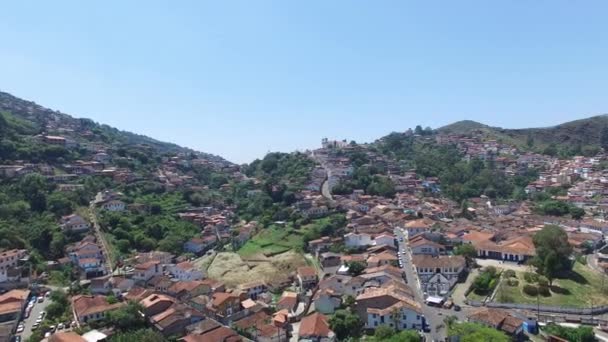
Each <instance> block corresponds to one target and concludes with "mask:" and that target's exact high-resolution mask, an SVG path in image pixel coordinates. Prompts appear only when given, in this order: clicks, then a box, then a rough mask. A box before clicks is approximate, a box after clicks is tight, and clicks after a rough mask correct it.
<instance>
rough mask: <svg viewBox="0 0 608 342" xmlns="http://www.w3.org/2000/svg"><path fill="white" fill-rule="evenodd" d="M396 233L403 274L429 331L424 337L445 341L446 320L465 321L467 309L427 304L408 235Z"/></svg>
mask: <svg viewBox="0 0 608 342" xmlns="http://www.w3.org/2000/svg"><path fill="white" fill-rule="evenodd" d="M394 233H395V236H396V237H397V241H398V244H399V251H400V252H401V260H402V262H403V272H404V273H405V277H406V282H407V283H408V285H409V286H410V287H411V289H412V290H413V291H414V295H415V299H416V301H417V302H419V303H420V305H421V309H422V313H423V315H424V317H425V320H426V324H427V327H428V329H429V330H428V332H425V334H424V335H425V337H426V338H427V341H444V340H445V339H446V338H447V329H446V325H445V323H444V320H445V318H446V317H448V316H456V318H457V320H459V321H465V320H466V312H465V311H464V310H465V308H464V307H462V310H461V311H455V310H454V309H453V308H452V309H443V308H440V307H435V306H429V305H427V304H426V303H425V301H424V299H425V298H424V294H423V293H422V290H421V287H420V280H419V279H418V275H417V273H416V271H415V269H414V266H413V265H412V258H411V255H410V251H409V248H407V241H408V238H407V234H405V233H404V232H402V231H401V230H400V229H398V228H395V230H394ZM401 240H403V241H401Z"/></svg>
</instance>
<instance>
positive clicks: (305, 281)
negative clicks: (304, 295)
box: [297, 266, 319, 290]
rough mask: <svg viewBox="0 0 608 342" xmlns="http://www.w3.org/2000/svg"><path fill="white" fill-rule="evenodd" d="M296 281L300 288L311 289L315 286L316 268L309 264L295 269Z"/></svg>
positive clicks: (316, 278) (316, 280)
mask: <svg viewBox="0 0 608 342" xmlns="http://www.w3.org/2000/svg"><path fill="white" fill-rule="evenodd" d="M297 277H298V282H299V285H300V288H301V289H306V290H308V289H311V288H313V287H315V286H317V282H318V280H319V279H318V277H317V270H315V269H314V268H313V267H310V266H302V267H298V269H297Z"/></svg>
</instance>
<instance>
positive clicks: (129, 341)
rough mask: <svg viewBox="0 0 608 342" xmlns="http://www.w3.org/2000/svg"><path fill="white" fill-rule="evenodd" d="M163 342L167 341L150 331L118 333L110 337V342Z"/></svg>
mask: <svg viewBox="0 0 608 342" xmlns="http://www.w3.org/2000/svg"><path fill="white" fill-rule="evenodd" d="M134 341H146V342H165V341H167V339H165V338H164V337H163V335H161V334H159V333H157V332H156V331H154V330H151V329H139V330H134V331H128V332H119V333H117V334H113V335H112V336H111V337H110V342H134Z"/></svg>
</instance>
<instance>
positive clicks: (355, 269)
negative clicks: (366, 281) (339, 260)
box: [348, 261, 365, 277]
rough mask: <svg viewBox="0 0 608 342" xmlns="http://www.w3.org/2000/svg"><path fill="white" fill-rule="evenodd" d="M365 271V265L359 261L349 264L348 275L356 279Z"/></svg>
mask: <svg viewBox="0 0 608 342" xmlns="http://www.w3.org/2000/svg"><path fill="white" fill-rule="evenodd" d="M363 270H365V265H363V263H360V262H358V261H353V262H350V263H348V273H349V274H350V275H352V276H353V277H356V276H358V275H359V274H361V273H363Z"/></svg>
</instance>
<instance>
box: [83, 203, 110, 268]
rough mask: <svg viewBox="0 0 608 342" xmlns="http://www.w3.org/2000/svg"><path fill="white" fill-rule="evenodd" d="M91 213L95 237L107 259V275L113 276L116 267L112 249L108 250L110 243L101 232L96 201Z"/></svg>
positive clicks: (91, 206)
mask: <svg viewBox="0 0 608 342" xmlns="http://www.w3.org/2000/svg"><path fill="white" fill-rule="evenodd" d="M89 211H90V214H91V222H92V223H93V229H94V231H95V237H96V239H97V242H98V243H99V244H100V245H101V249H102V250H103V255H104V258H105V263H104V265H105V268H106V274H112V270H113V269H114V267H113V265H112V257H111V255H110V249H109V248H108V242H107V241H106V238H105V236H104V235H103V233H102V231H101V226H100V225H99V222H98V220H97V214H96V211H95V202H94V201H91V205H90V207H89Z"/></svg>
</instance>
